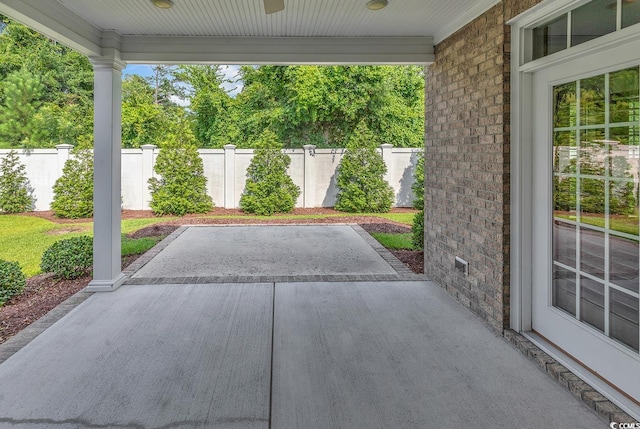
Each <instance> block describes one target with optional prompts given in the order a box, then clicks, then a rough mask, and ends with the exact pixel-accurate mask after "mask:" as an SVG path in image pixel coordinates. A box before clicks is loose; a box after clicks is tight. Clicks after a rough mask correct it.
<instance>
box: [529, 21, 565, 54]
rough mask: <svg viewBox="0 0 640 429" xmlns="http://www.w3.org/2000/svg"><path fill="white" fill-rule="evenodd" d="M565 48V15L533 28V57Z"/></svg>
mask: <svg viewBox="0 0 640 429" xmlns="http://www.w3.org/2000/svg"><path fill="white" fill-rule="evenodd" d="M566 48H567V15H562V16H561V17H559V18H557V19H555V20H553V21H551V22H549V23H547V24H545V25H542V26H540V27H538V28H534V29H533V59H534V60H536V59H538V58H542V57H546V56H547V55H551V54H553V53H555V52H559V51H561V50H563V49H566Z"/></svg>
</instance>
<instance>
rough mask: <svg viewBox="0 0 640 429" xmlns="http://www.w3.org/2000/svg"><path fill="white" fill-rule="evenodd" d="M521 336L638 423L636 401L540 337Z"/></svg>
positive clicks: (638, 407)
mask: <svg viewBox="0 0 640 429" xmlns="http://www.w3.org/2000/svg"><path fill="white" fill-rule="evenodd" d="M521 334H522V336H524V337H525V338H527V339H528V340H529V341H531V342H532V343H533V344H535V345H536V346H538V347H539V348H540V349H541V350H542V351H544V352H545V353H547V354H548V355H550V356H551V357H553V358H554V359H555V360H557V361H558V362H559V363H560V364H562V365H564V366H565V367H566V368H567V369H569V370H570V371H571V372H573V373H574V374H575V375H577V376H578V377H580V378H581V379H582V380H584V381H585V382H586V383H588V384H590V385H591V386H592V387H593V388H594V389H595V390H597V391H598V392H600V393H601V394H602V395H603V396H605V397H606V398H607V399H609V400H610V401H611V402H613V403H614V404H615V405H617V406H618V407H620V408H621V409H622V410H624V411H625V412H626V413H627V414H629V415H630V416H631V417H633V418H634V419H636V420H637V421H640V405H639V404H638V403H637V402H636V401H634V400H633V399H631V398H629V397H628V396H626V395H625V394H623V393H622V392H621V391H620V390H618V389H617V388H615V387H614V386H612V385H611V384H609V383H608V382H606V381H605V380H603V379H602V378H600V377H599V376H597V375H596V374H594V373H593V372H592V371H591V370H589V369H588V368H586V367H585V366H584V365H582V364H581V363H580V362H578V361H577V360H576V359H574V358H573V357H572V356H570V355H569V354H567V353H565V352H564V351H563V350H562V349H560V348H558V347H557V346H556V345H555V344H553V343H551V342H549V341H547V340H546V339H545V338H544V337H542V336H541V335H539V334H537V333H535V332H532V331H527V332H521Z"/></svg>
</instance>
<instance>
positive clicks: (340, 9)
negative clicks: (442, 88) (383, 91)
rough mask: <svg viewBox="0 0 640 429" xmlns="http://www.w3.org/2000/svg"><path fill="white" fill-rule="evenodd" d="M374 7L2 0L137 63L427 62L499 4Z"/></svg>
mask: <svg viewBox="0 0 640 429" xmlns="http://www.w3.org/2000/svg"><path fill="white" fill-rule="evenodd" d="M366 2H367V0H285V5H286V7H285V10H284V11H282V12H279V13H275V14H271V15H266V14H265V13H264V9H263V3H262V0H173V7H172V8H171V9H165V10H162V9H158V8H156V7H155V6H153V4H152V3H151V1H150V0H0V13H4V14H6V15H8V16H10V17H12V18H14V19H17V20H19V21H22V22H24V23H25V24H27V25H29V26H31V27H33V28H35V29H36V30H38V31H41V32H42V33H44V34H46V35H48V36H50V37H52V38H54V39H58V40H60V41H61V42H62V43H65V44H68V45H70V46H72V47H74V48H75V49H78V50H80V51H81V52H83V53H85V54H87V55H101V54H102V52H101V51H100V50H99V49H96V47H97V46H98V47H99V46H100V45H102V46H105V43H104V42H105V41H106V40H105V37H104V35H105V34H106V33H108V34H118V35H120V36H121V37H120V41H119V43H121V45H120V46H119V48H120V49H119V50H120V51H121V52H122V59H123V60H125V61H129V62H144V61H154V62H162V61H165V62H181V61H184V62H187V61H201V62H219V61H226V62H231V61H233V62H236V63H264V62H273V63H280V62H282V63H288V62H294V63H295V62H300V63H307V62H317V63H326V64H331V63H363V64H364V63H387V62H388V63H428V62H431V61H433V44H434V42H435V43H437V42H439V41H441V40H443V39H444V38H446V37H447V36H449V35H450V34H452V33H453V32H455V31H456V30H457V29H459V28H461V27H462V26H464V25H465V24H466V23H468V22H469V21H471V20H472V19H474V18H475V17H477V16H479V15H480V14H482V13H483V12H484V11H486V10H487V9H489V8H490V7H492V6H493V5H494V4H496V2H499V0H389V4H388V6H387V7H386V8H384V9H382V10H379V11H370V10H368V9H367V8H366ZM109 37H110V38H111V36H109ZM101 40H102V41H101ZM110 40H113V38H111V39H110ZM109 47H113V48H116V49H118V46H113V45H110V46H109ZM236 48H238V50H236V51H235V52H233V50H234V49H236ZM270 55H271V56H270Z"/></svg>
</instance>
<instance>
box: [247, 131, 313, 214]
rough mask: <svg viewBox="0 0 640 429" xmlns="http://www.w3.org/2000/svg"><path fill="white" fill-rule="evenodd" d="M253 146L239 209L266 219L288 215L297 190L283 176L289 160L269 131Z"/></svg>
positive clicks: (298, 194)
mask: <svg viewBox="0 0 640 429" xmlns="http://www.w3.org/2000/svg"><path fill="white" fill-rule="evenodd" d="M255 146H256V151H255V153H254V156H253V158H252V159H251V163H250V164H249V167H248V168H247V182H246V186H245V189H244V192H243V193H242V196H241V197H240V208H242V210H243V211H245V212H247V213H255V214H258V215H266V216H271V215H272V214H274V213H288V212H290V211H292V210H293V208H294V207H295V204H296V200H297V199H298V197H299V196H300V188H299V187H298V186H297V185H296V184H295V183H293V180H292V179H291V177H289V175H288V174H287V169H288V168H289V165H290V164H291V158H290V157H289V155H287V154H285V153H283V152H282V145H281V144H280V143H278V140H277V137H276V135H275V133H273V132H272V131H271V130H268V129H267V130H265V131H264V132H263V133H262V135H261V136H260V138H259V139H258V140H257V141H256V142H255Z"/></svg>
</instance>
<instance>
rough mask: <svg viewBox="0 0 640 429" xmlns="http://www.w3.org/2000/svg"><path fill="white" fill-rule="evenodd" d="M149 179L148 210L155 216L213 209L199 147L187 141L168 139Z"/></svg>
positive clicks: (202, 211) (179, 214) (181, 214)
mask: <svg viewBox="0 0 640 429" xmlns="http://www.w3.org/2000/svg"><path fill="white" fill-rule="evenodd" d="M154 171H155V172H156V174H157V175H158V176H159V178H158V177H152V178H151V179H149V190H150V191H151V203H150V205H151V209H152V210H153V213H154V214H155V215H156V216H162V215H165V214H174V215H178V216H183V215H185V214H187V213H206V212H208V211H210V210H211V209H212V208H213V202H212V201H211V197H210V196H209V195H207V178H206V177H205V175H204V167H203V163H202V158H200V155H199V154H198V148H197V147H196V146H195V145H193V144H190V143H182V142H175V141H174V142H167V143H166V144H165V145H164V147H163V149H162V150H161V151H160V153H159V154H158V158H157V160H156V164H155V166H154Z"/></svg>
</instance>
